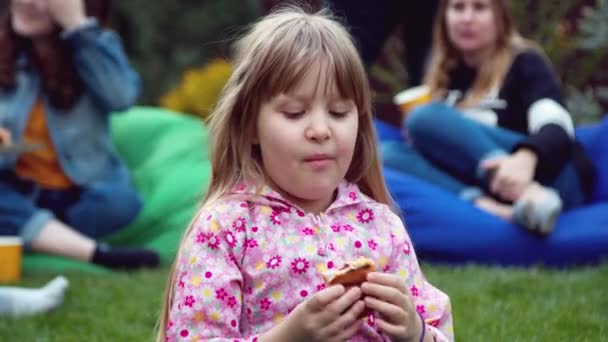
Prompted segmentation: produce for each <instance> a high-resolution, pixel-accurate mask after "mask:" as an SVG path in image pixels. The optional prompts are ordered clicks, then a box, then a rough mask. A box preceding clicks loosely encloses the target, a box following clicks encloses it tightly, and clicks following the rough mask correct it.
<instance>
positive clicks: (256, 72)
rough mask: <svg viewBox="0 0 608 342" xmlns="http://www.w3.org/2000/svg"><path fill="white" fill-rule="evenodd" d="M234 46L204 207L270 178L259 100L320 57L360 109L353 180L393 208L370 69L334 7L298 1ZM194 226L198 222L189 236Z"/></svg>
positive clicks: (215, 124) (294, 80)
mask: <svg viewBox="0 0 608 342" xmlns="http://www.w3.org/2000/svg"><path fill="white" fill-rule="evenodd" d="M234 52H235V55H234V60H233V70H234V71H233V73H232V75H231V77H230V78H229V80H228V82H227V84H226V86H225V87H224V89H223V91H222V94H221V96H220V99H219V102H218V104H217V107H216V108H215V110H214V112H213V113H212V114H211V118H210V122H209V130H210V136H211V167H212V172H211V182H210V186H209V189H208V191H207V194H206V196H205V199H204V201H203V205H202V208H204V207H205V206H207V205H209V204H210V203H212V202H214V201H216V200H217V199H219V198H221V197H223V196H225V195H227V194H228V193H230V191H231V190H232V189H233V188H234V187H235V186H236V185H237V184H238V183H240V182H242V181H253V182H260V183H261V182H263V181H264V172H263V168H262V164H261V159H260V158H259V153H256V151H255V147H254V144H253V142H254V137H255V134H256V129H257V127H256V122H257V116H258V113H259V110H260V107H261V105H262V103H264V102H265V101H268V100H270V99H271V98H272V97H274V96H276V95H278V94H281V93H287V92H289V91H290V90H291V89H293V87H294V86H296V85H297V84H298V82H299V81H300V80H301V79H303V77H304V76H305V75H306V73H307V72H308V70H309V68H310V67H311V66H312V65H313V64H315V63H322V64H324V65H326V66H327V69H326V70H329V73H330V75H328V77H332V78H331V81H333V82H334V83H335V85H336V86H337V89H338V91H339V92H340V95H341V96H342V97H344V98H347V99H352V100H353V101H354V102H355V104H356V106H357V109H358V112H359V129H358V132H357V140H356V145H355V153H354V156H355V157H354V159H353V160H352V162H351V165H350V167H349V169H348V171H347V173H346V176H345V178H346V180H348V181H349V182H352V183H355V184H357V185H358V186H359V188H360V189H361V191H362V192H363V193H365V194H366V195H367V196H369V197H371V198H372V199H374V200H376V201H378V202H380V203H384V204H387V205H389V206H391V207H393V206H392V201H391V198H390V195H389V193H388V191H387V189H386V185H385V183H384V177H383V176H382V170H381V162H380V159H379V155H378V153H377V146H376V133H375V130H374V126H373V122H372V109H371V95H370V87H369V83H368V79H367V75H366V73H365V69H364V67H363V63H362V62H361V59H360V57H359V54H358V52H357V49H356V47H355V45H354V43H353V40H352V38H351V36H350V35H349V34H348V32H347V31H346V29H345V28H344V27H343V26H342V25H341V24H340V23H338V22H337V21H335V20H334V19H333V17H332V16H331V14H330V13H329V11H327V10H322V11H320V12H318V13H314V14H310V13H307V12H305V11H304V10H302V9H299V8H296V7H286V8H283V9H280V10H278V11H276V12H274V13H272V14H270V15H268V16H266V17H264V18H262V19H261V20H260V21H258V22H257V23H255V24H254V25H253V26H252V27H251V29H250V30H249V32H248V33H247V34H246V35H245V36H244V37H242V38H241V39H240V40H239V41H237V42H236V45H235V51H234ZM328 83H329V84H331V82H328ZM201 210H202V209H201ZM199 212H200V211H199ZM195 217H196V216H195ZM192 227H193V224H192V223H191V224H190V226H189V228H188V229H187V231H186V232H185V234H184V237H186V236H188V234H189V232H190V231H191V229H192ZM178 257H179V251H178ZM178 257H177V258H178ZM177 258H176V260H175V262H174V264H173V269H172V271H171V275H170V278H169V283H168V285H167V291H166V296H165V297H166V298H165V303H164V308H163V310H162V315H161V321H160V326H159V332H160V333H159V341H164V336H165V329H166V327H167V319H168V313H169V310H170V307H171V302H172V299H173V298H172V297H173V283H174V281H175V274H174V272H175V266H176V263H177Z"/></svg>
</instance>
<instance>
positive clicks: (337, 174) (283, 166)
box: [255, 63, 359, 212]
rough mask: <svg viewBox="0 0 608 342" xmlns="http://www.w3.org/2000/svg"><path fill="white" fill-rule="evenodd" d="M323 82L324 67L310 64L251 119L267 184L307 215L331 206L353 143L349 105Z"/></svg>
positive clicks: (354, 119) (355, 122)
mask: <svg viewBox="0 0 608 342" xmlns="http://www.w3.org/2000/svg"><path fill="white" fill-rule="evenodd" d="M327 82H328V79H327V71H326V70H325V68H324V65H323V64H321V63H316V64H315V65H313V67H311V69H310V70H308V72H307V73H306V76H304V79H302V81H301V82H300V83H299V84H298V85H297V86H295V87H294V89H293V90H292V91H291V92H290V93H289V94H279V95H277V96H275V97H274V98H272V99H271V100H269V101H268V102H265V103H263V104H262V106H261V109H260V113H259V116H258V119H257V136H256V139H255V140H256V141H255V143H257V144H259V146H260V150H261V154H262V164H263V168H264V172H265V174H266V176H267V178H268V180H269V182H271V184H270V185H271V186H272V187H273V188H274V189H275V190H276V191H278V192H279V193H281V194H282V195H283V196H285V198H286V199H288V200H290V201H292V202H293V203H294V204H296V205H298V206H299V207H301V208H302V209H304V210H306V211H308V212H322V211H324V210H325V209H326V208H327V207H328V206H329V205H330V204H331V202H332V200H333V195H334V191H335V190H336V188H337V186H338V184H339V183H340V181H341V180H342V179H344V176H345V175H346V172H347V171H348V169H349V167H350V164H351V160H352V158H353V153H354V150H355V143H356V140H357V130H358V126H359V113H358V110H357V107H356V105H355V103H354V101H352V100H350V99H343V98H340V96H339V94H338V90H337V89H336V87H335V85H334V84H331V85H329V86H328V85H327ZM326 88H327V89H328V91H325V90H326Z"/></svg>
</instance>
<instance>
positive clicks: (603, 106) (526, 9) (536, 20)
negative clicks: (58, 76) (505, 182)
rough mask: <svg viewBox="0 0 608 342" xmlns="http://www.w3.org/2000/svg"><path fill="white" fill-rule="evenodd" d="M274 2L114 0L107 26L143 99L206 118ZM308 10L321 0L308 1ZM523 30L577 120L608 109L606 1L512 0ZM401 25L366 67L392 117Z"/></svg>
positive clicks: (381, 112)
mask: <svg viewBox="0 0 608 342" xmlns="http://www.w3.org/2000/svg"><path fill="white" fill-rule="evenodd" d="M282 2H284V1H276V0H203V1H201V0H180V1H156V2H154V5H151V4H150V2H149V1H146V0H129V1H115V2H114V7H115V8H114V10H115V11H114V17H113V19H112V26H113V28H114V29H116V30H117V31H119V32H120V34H121V36H122V37H123V39H124V42H125V45H126V48H127V52H128V53H129V56H130V57H131V60H132V62H133V64H134V65H135V67H136V68H137V69H138V70H139V72H140V73H141V75H142V78H143V80H144V92H143V95H142V97H141V98H140V103H141V104H146V105H160V106H163V107H166V108H170V109H173V110H176V111H180V112H185V113H189V114H193V115H199V116H203V117H204V116H206V115H207V114H208V113H209V111H210V110H211V109H212V108H213V105H214V103H215V99H216V98H217V95H218V93H219V91H220V90H221V88H222V86H223V84H224V82H225V80H226V79H227V77H228V76H229V75H230V65H229V64H228V63H227V62H226V59H227V57H228V56H229V48H228V47H229V45H230V43H231V41H232V40H233V39H234V38H235V37H236V36H238V35H239V33H240V32H242V29H243V27H244V26H246V25H247V24H249V23H251V21H253V20H255V19H256V18H257V17H259V16H260V15H262V14H264V13H266V12H267V11H269V10H270V9H271V8H272V7H273V6H276V5H279V4H280V3H282ZM301 2H302V1H300V2H299V3H301ZM307 2H308V3H309V5H310V6H311V7H313V8H317V7H319V6H320V3H321V1H313V0H309V1H307ZM513 7H514V11H515V13H516V15H515V18H516V20H517V23H518V27H519V28H520V30H521V32H522V33H523V34H524V35H525V36H526V37H527V38H531V39H533V40H535V41H537V42H538V43H540V45H541V46H542V47H543V48H544V49H545V52H546V53H547V56H548V57H549V59H550V60H551V61H552V62H553V65H554V67H555V71H556V73H557V76H558V77H559V79H560V80H561V82H562V84H563V86H564V92H565V94H566V95H567V98H568V107H569V109H570V111H571V113H572V115H573V116H574V119H575V122H576V123H579V124H580V123H586V122H595V121H597V120H598V119H599V118H600V117H601V115H602V113H605V112H607V111H608V1H607V0H565V1H564V0H543V1H538V0H514V1H513ZM398 32H400V30H398V29H396V30H395V34H394V35H393V36H392V37H391V38H390V39H388V40H387V43H386V44H385V47H384V52H383V54H382V55H381V56H380V58H379V59H378V61H377V63H376V64H375V65H374V66H373V67H372V68H371V69H370V76H371V79H372V84H373V87H374V90H375V100H376V113H377V115H378V116H379V117H380V118H383V119H385V120H387V121H389V122H396V120H398V118H399V115H398V112H397V109H396V108H395V107H394V106H393V105H392V103H391V99H392V96H393V95H394V94H395V93H397V92H398V91H400V90H402V89H404V88H405V87H407V86H408V83H407V73H406V71H405V69H404V67H403V64H402V60H403V58H402V54H403V53H404V51H405V47H404V46H403V45H402V43H401V42H402V40H401V39H399V37H398V35H397V34H398Z"/></svg>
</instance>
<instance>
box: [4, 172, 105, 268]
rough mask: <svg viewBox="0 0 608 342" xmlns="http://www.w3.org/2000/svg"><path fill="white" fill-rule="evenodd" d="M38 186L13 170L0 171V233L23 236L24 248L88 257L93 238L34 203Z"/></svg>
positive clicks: (80, 258) (93, 247)
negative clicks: (18, 175) (77, 230)
mask: <svg viewBox="0 0 608 342" xmlns="http://www.w3.org/2000/svg"><path fill="white" fill-rule="evenodd" d="M38 190H39V189H38V188H37V186H36V185H35V184H33V183H32V182H28V181H24V180H22V179H19V178H18V177H17V176H15V174H14V173H12V172H8V171H3V172H1V173H0V235H15V236H20V237H21V238H22V239H23V243H24V245H25V247H26V249H31V250H34V251H37V252H42V253H49V254H55V255H61V256H65V257H68V258H72V259H77V260H81V261H89V260H90V259H91V257H92V255H93V252H94V250H95V241H93V240H91V239H90V238H88V237H86V236H84V235H82V234H80V233H78V232H76V231H75V230H73V229H71V228H70V227H68V226H66V225H65V224H63V223H61V222H59V221H57V220H56V219H55V217H54V215H53V212H52V211H50V210H47V209H41V208H39V207H37V206H36V204H35V201H36V197H37V196H36V195H37V193H38Z"/></svg>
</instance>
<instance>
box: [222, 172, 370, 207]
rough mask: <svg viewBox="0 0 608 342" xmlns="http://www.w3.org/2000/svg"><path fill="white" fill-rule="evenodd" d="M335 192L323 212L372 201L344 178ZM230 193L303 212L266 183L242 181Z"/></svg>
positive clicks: (257, 201) (260, 202)
mask: <svg viewBox="0 0 608 342" xmlns="http://www.w3.org/2000/svg"><path fill="white" fill-rule="evenodd" d="M337 192H338V193H337V195H336V198H335V199H334V201H333V202H332V203H331V204H330V205H329V207H328V208H327V210H325V213H329V212H331V211H334V210H337V209H341V208H343V207H347V206H351V205H359V204H361V203H364V202H372V201H373V200H372V199H371V198H369V197H368V196H367V195H365V194H364V193H363V192H361V190H360V189H359V187H358V186H357V185H356V184H353V183H349V182H348V181H346V180H342V181H341V182H340V183H339V184H338V189H337ZM232 194H233V195H235V196H237V197H242V198H243V199H244V200H247V201H249V202H254V203H256V204H260V205H268V206H271V207H277V206H278V207H282V208H284V209H290V208H295V209H296V210H298V211H300V212H304V211H303V210H302V208H299V207H298V206H297V205H295V204H293V203H291V202H289V201H288V200H287V199H285V198H284V197H283V196H282V195H281V194H279V193H278V192H277V191H275V190H274V189H272V188H271V187H270V186H268V185H266V184H256V183H249V182H243V183H241V184H239V185H237V186H236V187H234V189H233V191H232Z"/></svg>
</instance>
